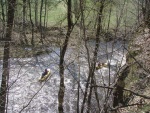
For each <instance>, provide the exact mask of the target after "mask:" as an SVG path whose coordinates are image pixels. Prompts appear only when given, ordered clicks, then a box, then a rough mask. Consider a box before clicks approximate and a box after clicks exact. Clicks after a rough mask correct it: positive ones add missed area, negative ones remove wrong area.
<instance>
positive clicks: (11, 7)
mask: <svg viewBox="0 0 150 113" xmlns="http://www.w3.org/2000/svg"><path fill="white" fill-rule="evenodd" d="M15 3H16V0H8V13H7V15H8V17H7V29H6V37H5V38H6V42H5V45H4V57H3V72H2V83H1V89H0V111H1V113H5V106H6V95H7V84H8V78H9V52H10V51H9V48H10V42H8V41H11V34H12V27H13V20H14V12H15ZM7 40H8V41H7Z"/></svg>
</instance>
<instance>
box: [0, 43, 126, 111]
mask: <svg viewBox="0 0 150 113" xmlns="http://www.w3.org/2000/svg"><path fill="white" fill-rule="evenodd" d="M94 44H95V42H94V41H92V40H91V41H89V43H88V48H89V51H90V55H91V56H92V51H93V49H94ZM123 46H127V45H124V44H123V42H122V41H117V42H115V43H113V42H108V43H100V48H99V53H98V61H97V62H107V61H108V62H109V64H110V65H109V66H110V68H108V67H104V68H102V69H99V70H96V71H95V76H96V78H97V84H99V85H102V84H105V85H108V84H109V76H111V79H110V82H111V83H113V82H114V79H113V78H114V75H115V73H116V71H117V70H118V65H119V66H122V65H124V64H125V62H126V57H125V54H126V51H125V50H124V49H123ZM48 49H49V50H51V51H52V52H51V53H48V54H44V55H40V56H37V57H31V58H11V59H10V78H9V95H8V98H9V101H8V109H7V113H18V112H19V111H21V110H22V112H21V113H57V109H58V100H57V98H58V90H59V82H60V78H59V52H60V49H59V48H58V47H49V48H48ZM45 68H50V69H51V71H52V75H51V77H50V78H49V79H48V80H47V81H46V82H43V83H39V82H38V79H39V77H40V76H41V73H42V72H43V71H44V69H45ZM0 70H1V72H2V61H0ZM79 70H80V73H79ZM0 74H1V73H0ZM79 74H80V83H81V88H82V89H83V90H84V87H85V84H86V82H87V77H88V61H87V53H86V49H85V47H84V45H81V46H80V48H75V47H74V48H69V49H68V50H67V53H66V56H65V86H66V89H65V107H64V108H65V113H76V112H75V111H76V101H77V100H76V99H77V80H78V78H79V77H78V75H79ZM101 95H102V94H101ZM30 100H32V101H30ZM102 100H103V99H102ZM81 102H82V101H81ZM24 107H25V109H24Z"/></svg>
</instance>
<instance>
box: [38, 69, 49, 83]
mask: <svg viewBox="0 0 150 113" xmlns="http://www.w3.org/2000/svg"><path fill="white" fill-rule="evenodd" d="M50 74H51V72H50V71H48V73H47V74H46V75H45V76H44V77H42V78H41V77H40V79H39V81H40V82H43V81H45V80H46V79H47V78H48V77H49V76H50Z"/></svg>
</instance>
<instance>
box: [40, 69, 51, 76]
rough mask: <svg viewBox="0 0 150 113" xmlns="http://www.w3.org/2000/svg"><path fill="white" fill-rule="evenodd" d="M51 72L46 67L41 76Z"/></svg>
mask: <svg viewBox="0 0 150 113" xmlns="http://www.w3.org/2000/svg"><path fill="white" fill-rule="evenodd" d="M49 73H50V69H45V72H43V73H42V76H41V78H43V77H44V76H46V75H47V74H49Z"/></svg>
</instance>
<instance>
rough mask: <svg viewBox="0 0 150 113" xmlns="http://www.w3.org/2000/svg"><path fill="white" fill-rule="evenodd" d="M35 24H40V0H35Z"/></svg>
mask: <svg viewBox="0 0 150 113" xmlns="http://www.w3.org/2000/svg"><path fill="white" fill-rule="evenodd" d="M35 26H36V27H37V26H38V0H35Z"/></svg>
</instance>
